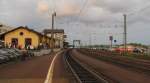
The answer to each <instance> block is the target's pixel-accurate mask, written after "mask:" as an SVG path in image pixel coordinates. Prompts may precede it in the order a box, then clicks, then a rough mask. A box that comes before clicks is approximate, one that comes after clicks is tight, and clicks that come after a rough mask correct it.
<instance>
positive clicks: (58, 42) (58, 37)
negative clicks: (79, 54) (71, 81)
mask: <svg viewBox="0 0 150 83" xmlns="http://www.w3.org/2000/svg"><path fill="white" fill-rule="evenodd" d="M43 33H44V34H45V35H46V36H48V37H51V36H52V35H51V34H52V33H53V34H54V39H55V48H63V47H64V42H65V38H66V35H65V31H64V29H53V30H52V29H45V30H43Z"/></svg>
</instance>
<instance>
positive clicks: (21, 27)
mask: <svg viewBox="0 0 150 83" xmlns="http://www.w3.org/2000/svg"><path fill="white" fill-rule="evenodd" d="M18 29H26V30H28V31H31V32H33V33H36V34H37V35H40V36H45V35H43V34H41V33H39V32H37V31H35V30H33V29H29V28H28V27H27V26H26V27H23V26H20V27H18V28H15V29H12V30H10V31H7V32H5V33H3V34H1V36H4V35H6V34H8V33H10V32H13V31H15V30H18ZM46 37H48V36H46Z"/></svg>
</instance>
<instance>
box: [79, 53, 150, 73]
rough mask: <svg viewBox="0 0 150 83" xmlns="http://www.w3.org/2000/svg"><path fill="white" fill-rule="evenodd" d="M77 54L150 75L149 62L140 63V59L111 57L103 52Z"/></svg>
mask: <svg viewBox="0 0 150 83" xmlns="http://www.w3.org/2000/svg"><path fill="white" fill-rule="evenodd" d="M78 51H79V52H81V53H83V54H86V55H90V56H91V55H92V56H91V57H94V58H97V59H100V60H103V61H107V62H110V63H113V64H116V65H119V66H121V67H125V68H130V69H132V70H135V71H138V72H142V73H145V74H147V75H150V62H149V61H142V60H140V59H132V60H130V59H128V58H126V57H124V56H117V55H116V56H113V55H111V53H107V52H104V51H94V50H92V51H91V50H89V51H80V50H78Z"/></svg>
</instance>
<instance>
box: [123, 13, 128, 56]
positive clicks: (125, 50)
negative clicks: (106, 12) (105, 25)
mask: <svg viewBox="0 0 150 83" xmlns="http://www.w3.org/2000/svg"><path fill="white" fill-rule="evenodd" d="M123 16H124V55H126V53H127V15H126V14H124V15H123Z"/></svg>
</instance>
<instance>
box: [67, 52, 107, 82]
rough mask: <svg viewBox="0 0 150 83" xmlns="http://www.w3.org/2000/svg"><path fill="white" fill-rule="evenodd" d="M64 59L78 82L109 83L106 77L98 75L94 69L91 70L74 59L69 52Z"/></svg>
mask: <svg viewBox="0 0 150 83" xmlns="http://www.w3.org/2000/svg"><path fill="white" fill-rule="evenodd" d="M64 59H65V61H66V63H67V65H68V66H69V68H70V70H71V72H72V73H73V75H74V76H75V78H76V80H77V81H78V83H108V82H107V81H106V80H105V79H103V78H101V77H100V76H98V75H97V74H96V73H95V72H94V71H91V70H90V69H88V68H86V67H85V66H83V65H82V64H80V63H79V62H78V61H76V60H75V59H73V58H72V57H71V56H70V54H69V52H66V53H65V56H64Z"/></svg>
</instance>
